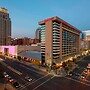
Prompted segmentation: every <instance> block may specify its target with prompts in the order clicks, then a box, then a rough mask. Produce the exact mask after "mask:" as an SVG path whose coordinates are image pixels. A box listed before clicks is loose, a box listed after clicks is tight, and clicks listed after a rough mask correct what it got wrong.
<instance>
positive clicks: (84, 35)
mask: <svg viewBox="0 0 90 90" xmlns="http://www.w3.org/2000/svg"><path fill="white" fill-rule="evenodd" d="M89 35H90V30H83V31H82V33H81V39H84V40H87V36H89Z"/></svg>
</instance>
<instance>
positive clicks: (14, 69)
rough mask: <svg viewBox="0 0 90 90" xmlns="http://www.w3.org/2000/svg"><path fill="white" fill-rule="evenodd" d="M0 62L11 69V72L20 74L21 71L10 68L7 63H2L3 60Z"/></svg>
mask: <svg viewBox="0 0 90 90" xmlns="http://www.w3.org/2000/svg"><path fill="white" fill-rule="evenodd" d="M0 63H1V64H3V65H4V66H6V67H7V68H8V69H10V70H12V71H13V72H15V73H17V74H19V75H22V73H21V72H19V71H17V70H16V69H14V68H12V67H11V66H9V65H8V64H6V63H4V62H0Z"/></svg>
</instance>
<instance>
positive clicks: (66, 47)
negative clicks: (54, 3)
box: [39, 16, 81, 65]
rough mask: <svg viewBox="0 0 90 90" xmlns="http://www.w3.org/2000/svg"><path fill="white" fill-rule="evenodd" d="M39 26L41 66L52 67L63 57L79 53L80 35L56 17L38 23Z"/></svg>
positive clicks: (76, 30) (75, 29)
mask: <svg viewBox="0 0 90 90" xmlns="http://www.w3.org/2000/svg"><path fill="white" fill-rule="evenodd" d="M39 25H41V56H42V64H44V63H46V64H47V65H52V63H53V62H55V63H57V62H60V61H61V59H63V58H64V57H65V56H68V55H72V54H75V53H78V52H79V51H80V47H79V44H80V33H81V31H79V30H78V29H77V28H75V27H73V26H72V25H70V24H69V23H67V22H65V21H64V20H62V19H60V18H58V17H57V16H55V17H52V18H48V19H45V20H43V21H40V22H39Z"/></svg>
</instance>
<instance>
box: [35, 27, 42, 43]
mask: <svg viewBox="0 0 90 90" xmlns="http://www.w3.org/2000/svg"><path fill="white" fill-rule="evenodd" d="M35 38H36V39H38V40H39V42H41V28H40V27H39V28H37V30H36V36H35Z"/></svg>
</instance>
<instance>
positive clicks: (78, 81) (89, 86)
mask: <svg viewBox="0 0 90 90" xmlns="http://www.w3.org/2000/svg"><path fill="white" fill-rule="evenodd" d="M64 78H66V79H69V80H72V81H75V82H78V83H81V84H84V85H86V86H89V87H90V84H86V83H84V82H81V81H78V80H75V79H72V78H67V77H64Z"/></svg>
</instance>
